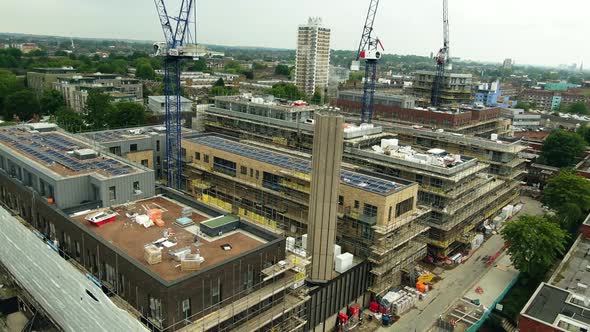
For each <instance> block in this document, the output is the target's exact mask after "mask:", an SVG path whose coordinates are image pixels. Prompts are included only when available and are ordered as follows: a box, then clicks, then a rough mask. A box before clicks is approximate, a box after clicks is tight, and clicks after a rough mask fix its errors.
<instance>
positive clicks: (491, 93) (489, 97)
mask: <svg viewBox="0 0 590 332" xmlns="http://www.w3.org/2000/svg"><path fill="white" fill-rule="evenodd" d="M474 101H475V103H476V104H482V105H485V106H488V107H502V108H508V107H512V106H516V102H515V101H511V100H510V97H508V96H503V95H502V88H501V85H500V81H495V82H491V83H483V84H480V85H478V86H477V90H476V91H475V100H474Z"/></svg>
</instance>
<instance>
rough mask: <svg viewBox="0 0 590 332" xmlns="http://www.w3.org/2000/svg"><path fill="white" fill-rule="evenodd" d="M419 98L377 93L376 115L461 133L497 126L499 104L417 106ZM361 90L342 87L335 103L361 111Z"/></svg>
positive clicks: (346, 109) (341, 107)
mask: <svg viewBox="0 0 590 332" xmlns="http://www.w3.org/2000/svg"><path fill="white" fill-rule="evenodd" d="M415 103H416V98H415V97H413V96H406V95H390V94H385V93H380V92H377V93H376V94H375V113H374V117H375V119H379V120H387V121H392V122H395V123H400V124H407V125H421V126H428V127H432V128H436V129H445V130H450V131H455V132H459V133H463V134H465V133H472V134H483V133H491V132H494V131H496V130H498V127H499V126H500V125H499V123H498V122H499V120H500V113H501V110H500V108H498V107H485V106H482V105H479V106H475V105H463V106H460V107H457V108H454V109H443V108H441V109H438V110H433V109H427V108H420V107H415ZM361 105H362V92H361V91H340V92H339V93H338V98H336V99H334V100H333V101H332V106H336V107H339V108H340V109H341V110H342V111H343V112H345V113H352V114H360V110H361Z"/></svg>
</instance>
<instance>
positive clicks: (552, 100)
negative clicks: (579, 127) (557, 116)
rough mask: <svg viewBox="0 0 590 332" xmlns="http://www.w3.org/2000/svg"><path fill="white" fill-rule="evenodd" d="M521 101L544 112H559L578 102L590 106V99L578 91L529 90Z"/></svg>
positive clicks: (524, 93)
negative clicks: (561, 108)
mask: <svg viewBox="0 0 590 332" xmlns="http://www.w3.org/2000/svg"><path fill="white" fill-rule="evenodd" d="M519 100H520V101H523V102H527V103H533V104H535V108H537V109H540V110H544V111H557V110H559V109H560V107H561V106H562V105H563V106H568V105H571V104H573V103H577V102H584V103H586V104H590V97H589V96H585V95H583V94H581V93H579V92H578V91H576V90H573V89H572V90H568V91H545V90H536V89H528V90H524V91H523V92H522V93H521V94H520V98H519Z"/></svg>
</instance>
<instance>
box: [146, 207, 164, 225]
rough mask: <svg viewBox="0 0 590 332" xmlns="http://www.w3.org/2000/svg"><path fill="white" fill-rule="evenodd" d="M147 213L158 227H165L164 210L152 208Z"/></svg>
mask: <svg viewBox="0 0 590 332" xmlns="http://www.w3.org/2000/svg"><path fill="white" fill-rule="evenodd" d="M147 215H148V217H150V220H151V221H153V222H154V224H156V225H157V226H158V227H164V221H163V220H162V210H160V209H150V210H148V211H147Z"/></svg>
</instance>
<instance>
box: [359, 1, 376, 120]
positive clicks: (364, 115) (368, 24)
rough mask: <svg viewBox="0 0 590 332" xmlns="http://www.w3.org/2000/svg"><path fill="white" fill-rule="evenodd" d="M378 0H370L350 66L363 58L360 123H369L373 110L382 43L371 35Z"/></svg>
mask: <svg viewBox="0 0 590 332" xmlns="http://www.w3.org/2000/svg"><path fill="white" fill-rule="evenodd" d="M378 6H379V0H371V3H370V4H369V11H368V12H367V18H366V19H365V27H364V28H363V34H362V36H361V41H360V43H359V48H358V51H357V54H356V61H354V62H353V65H352V68H353V69H354V68H355V67H358V66H359V61H360V59H363V60H365V82H364V84H363V99H362V104H363V105H362V108H361V123H371V120H372V119H373V110H374V96H375V80H376V78H377V62H378V61H379V59H381V52H380V51H379V48H381V50H383V45H382V44H381V42H380V41H379V39H378V38H377V37H375V36H374V35H373V22H375V15H376V14H377V7H378Z"/></svg>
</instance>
